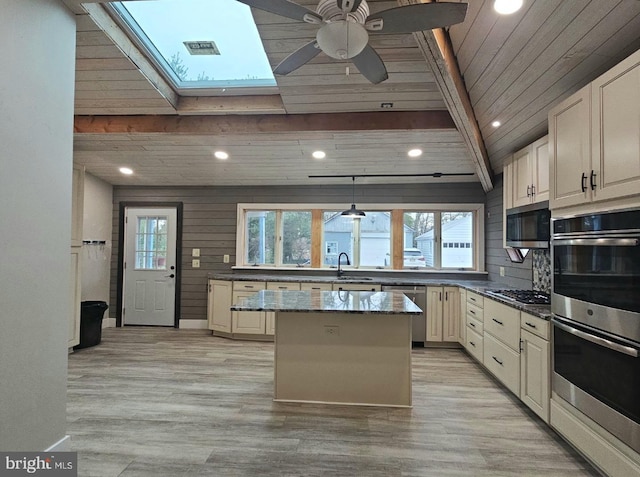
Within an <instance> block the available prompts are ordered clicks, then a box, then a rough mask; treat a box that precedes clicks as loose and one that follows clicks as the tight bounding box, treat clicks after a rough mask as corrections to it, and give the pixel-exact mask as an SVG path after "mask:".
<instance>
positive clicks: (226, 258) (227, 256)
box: [222, 253, 229, 263]
mask: <svg viewBox="0 0 640 477" xmlns="http://www.w3.org/2000/svg"><path fill="white" fill-rule="evenodd" d="M222 262H223V263H229V254H227V253H225V254H224V255H223V256H222Z"/></svg>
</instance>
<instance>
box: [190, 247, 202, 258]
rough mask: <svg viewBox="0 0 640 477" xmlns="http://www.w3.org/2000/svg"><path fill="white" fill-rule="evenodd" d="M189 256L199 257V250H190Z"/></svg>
mask: <svg viewBox="0 0 640 477" xmlns="http://www.w3.org/2000/svg"><path fill="white" fill-rule="evenodd" d="M191 256H192V257H199V256H200V249H199V248H194V249H192V250H191Z"/></svg>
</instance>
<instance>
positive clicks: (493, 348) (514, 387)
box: [483, 331, 520, 396]
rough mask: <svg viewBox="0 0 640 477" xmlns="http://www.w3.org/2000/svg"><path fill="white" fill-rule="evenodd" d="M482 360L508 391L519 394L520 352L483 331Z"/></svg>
mask: <svg viewBox="0 0 640 477" xmlns="http://www.w3.org/2000/svg"><path fill="white" fill-rule="evenodd" d="M483 362H484V366H485V367H486V368H487V369H488V370H489V371H490V372H491V374H493V375H494V376H495V377H496V378H498V379H499V380H500V381H501V382H502V383H503V384H504V385H505V386H506V387H507V389H509V391H511V392H512V393H513V394H515V395H516V396H519V395H520V353H518V352H516V351H514V350H513V349H511V348H510V347H508V346H507V345H505V344H504V343H502V342H501V341H498V339H497V338H495V337H493V335H491V334H490V333H487V332H486V331H485V333H484V352H483Z"/></svg>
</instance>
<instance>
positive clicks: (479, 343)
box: [464, 329, 484, 363]
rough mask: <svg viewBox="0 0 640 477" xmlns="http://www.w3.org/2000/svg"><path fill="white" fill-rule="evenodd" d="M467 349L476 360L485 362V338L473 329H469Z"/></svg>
mask: <svg viewBox="0 0 640 477" xmlns="http://www.w3.org/2000/svg"><path fill="white" fill-rule="evenodd" d="M466 336H467V338H466V342H465V346H464V347H465V348H466V349H467V351H468V352H469V354H471V356H473V357H474V358H475V359H477V360H478V361H480V362H481V363H482V362H483V360H484V356H483V354H484V337H483V336H482V335H481V334H479V333H476V332H475V330H473V329H467V333H466Z"/></svg>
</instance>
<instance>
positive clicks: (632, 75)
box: [549, 51, 640, 209]
mask: <svg viewBox="0 0 640 477" xmlns="http://www.w3.org/2000/svg"><path fill="white" fill-rule="evenodd" d="M549 153H550V158H549V159H550V165H551V167H550V172H551V177H552V181H551V194H550V208H551V209H559V208H563V207H569V206H578V205H583V204H586V203H589V202H594V201H604V200H611V199H620V198H624V197H629V196H632V195H638V194H639V193H640V51H637V52H636V53H634V54H633V55H631V56H630V57H629V58H627V59H626V60H624V61H622V62H621V63H619V64H618V65H617V66H615V67H614V68H612V69H611V70H610V71H608V72H607V73H605V74H604V75H602V76H600V77H599V78H597V79H596V80H595V81H593V82H592V83H591V84H589V85H587V86H586V87H584V88H582V89H581V90H580V91H578V92H577V93H576V94H574V95H573V96H571V97H569V98H567V99H566V100H565V101H563V102H562V103H560V104H558V105H557V106H556V107H555V108H553V109H552V110H551V111H550V112H549Z"/></svg>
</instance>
